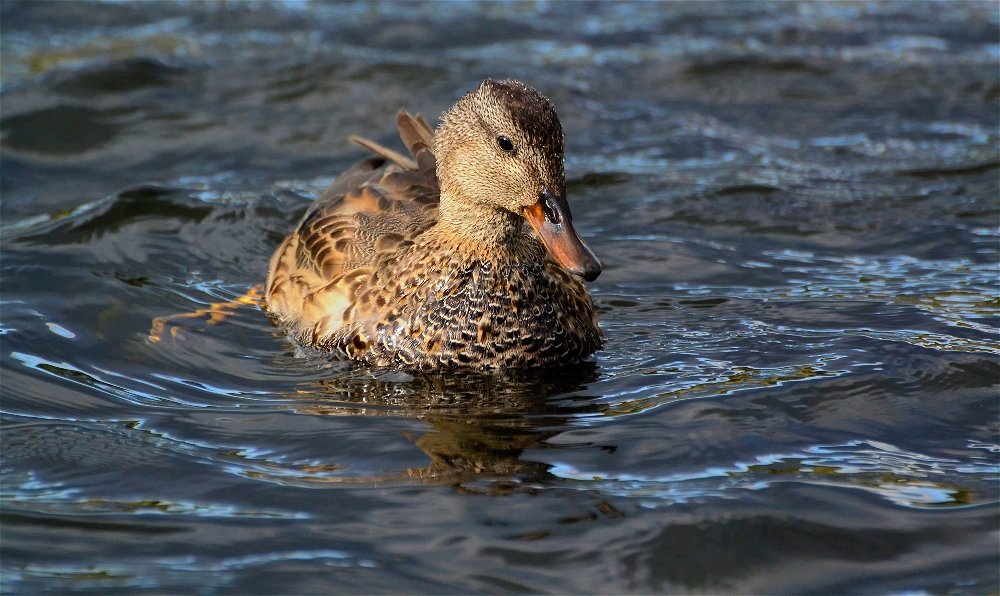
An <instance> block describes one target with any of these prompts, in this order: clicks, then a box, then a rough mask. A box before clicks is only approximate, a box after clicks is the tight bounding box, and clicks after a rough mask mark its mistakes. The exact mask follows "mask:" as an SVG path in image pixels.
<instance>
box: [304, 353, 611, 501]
mask: <svg viewBox="0 0 1000 596" xmlns="http://www.w3.org/2000/svg"><path fill="white" fill-rule="evenodd" d="M596 378H597V367H596V365H595V364H594V363H592V362H585V363H582V364H577V365H574V366H572V367H564V368H549V369H543V370H532V371H517V372H511V371H507V372H503V373H498V372H492V373H483V372H471V371H461V372H458V371H452V372H448V373H440V372H436V373H419V374H416V375H414V376H411V375H408V374H402V373H385V374H384V375H378V374H376V375H374V376H373V375H372V373H371V372H370V371H362V370H359V369H354V370H352V371H348V374H343V375H337V376H336V378H330V379H326V380H322V381H319V382H317V383H316V389H315V391H312V390H308V391H304V392H302V393H304V394H306V395H308V396H309V397H310V398H311V399H313V400H319V401H320V403H311V404H308V405H303V407H300V408H297V410H298V411H299V412H301V413H308V414H312V415H326V416H344V415H350V416H357V415H368V416H402V417H410V418H417V419H419V420H421V421H423V422H425V423H427V424H428V425H430V427H431V428H430V430H428V431H427V432H425V433H423V434H422V435H420V436H414V437H408V438H409V439H411V440H413V442H414V444H415V445H416V446H417V447H418V448H419V449H420V450H421V451H423V452H424V453H425V454H426V455H427V456H428V457H429V458H430V459H431V463H430V465H428V466H425V467H422V468H411V469H408V470H406V471H405V472H403V473H401V474H398V475H396V476H395V477H394V478H395V479H398V480H404V479H420V480H426V481H435V482H456V483H460V482H462V481H466V480H472V479H477V478H481V477H484V476H485V477H489V476H498V477H507V476H513V475H516V476H520V477H522V478H523V479H531V480H543V479H545V478H547V477H548V476H549V474H548V467H549V466H548V464H545V463H541V462H532V461H526V460H523V459H522V458H521V456H522V453H523V452H524V450H525V449H530V448H536V447H545V446H546V445H545V441H546V439H548V438H550V437H552V436H554V435H556V434H558V431H555V430H550V429H554V428H559V427H561V426H563V425H564V424H565V422H566V420H567V419H568V417H569V416H570V415H571V414H572V415H579V414H580V413H581V412H585V411H588V410H593V409H594V406H592V405H589V400H586V401H583V400H585V398H583V397H582V396H581V398H580V399H581V401H583V403H582V404H581V405H580V406H579V407H578V406H575V405H573V406H567V405H566V403H567V402H566V401H565V400H560V402H559V403H555V402H553V401H552V400H551V399H550V398H551V397H552V396H555V395H561V394H567V393H571V392H576V391H580V390H582V389H584V388H585V387H586V386H587V385H588V384H589V383H591V382H593V381H594V380H595V379H596ZM303 397H304V395H303ZM394 478H393V477H386V478H379V479H378V480H380V481H384V480H393V479H394ZM359 480H361V479H359ZM338 481H343V478H341V479H339V480H338ZM363 481H364V482H371V481H372V478H370V477H369V478H365V479H363Z"/></svg>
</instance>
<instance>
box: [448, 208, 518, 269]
mask: <svg viewBox="0 0 1000 596" xmlns="http://www.w3.org/2000/svg"><path fill="white" fill-rule="evenodd" d="M439 210H440V216H439V218H438V223H437V225H436V226H435V228H436V230H437V234H436V236H438V238H439V239H441V240H442V241H446V242H449V243H452V244H458V245H460V246H461V249H462V250H463V251H464V252H466V253H468V254H474V255H476V256H479V257H490V258H496V257H501V258H502V257H503V256H505V255H507V254H513V253H517V252H518V248H519V247H520V246H521V245H522V244H523V240H524V231H523V225H524V219H523V218H522V217H520V216H518V215H515V214H514V213H511V212H510V211H507V210H504V209H497V208H495V207H492V206H488V205H476V204H469V203H466V202H464V201H457V200H454V199H452V198H450V197H448V196H447V195H445V194H443V193H442V195H441V203H440V205H439Z"/></svg>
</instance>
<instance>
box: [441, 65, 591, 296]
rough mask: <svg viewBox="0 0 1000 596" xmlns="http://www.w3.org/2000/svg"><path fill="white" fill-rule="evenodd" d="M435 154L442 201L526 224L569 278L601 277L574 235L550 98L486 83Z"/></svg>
mask: <svg viewBox="0 0 1000 596" xmlns="http://www.w3.org/2000/svg"><path fill="white" fill-rule="evenodd" d="M434 154H435V156H436V158H437V174H438V180H439V182H440V186H441V194H442V197H444V196H447V197H449V200H455V201H462V202H465V203H467V204H468V205H469V206H474V207H478V208H480V209H493V210H502V211H506V212H509V213H512V214H515V215H517V216H520V217H523V218H524V219H526V220H527V221H528V223H529V224H531V226H532V228H534V230H535V232H537V234H538V237H539V238H540V239H541V241H542V244H543V245H544V246H545V248H546V249H547V250H548V252H549V254H551V255H552V257H553V259H555V261H556V262H557V263H559V264H560V265H562V266H563V267H565V268H566V269H567V270H569V272H570V273H573V274H575V275H577V276H579V277H582V278H583V279H585V280H587V281H593V280H594V279H597V276H598V275H600V273H601V264H600V262H599V261H598V260H597V257H596V256H594V253H593V252H592V251H591V250H590V249H589V248H588V247H587V245H586V244H584V242H583V240H581V239H580V236H579V235H577V233H576V230H575V229H574V228H573V216H572V214H571V213H570V210H569V203H567V202H566V179H565V175H564V174H563V156H564V152H563V131H562V124H561V123H560V122H559V117H558V116H557V115H556V111H555V108H554V107H553V105H552V102H551V101H549V99H548V98H546V97H545V96H543V95H542V94H541V93H539V92H538V91H535V90H534V89H532V88H531V87H528V86H527V85H525V84H523V83H520V82H518V81H512V80H507V81H494V80H492V79H487V80H485V81H483V83H482V84H481V85H480V86H479V88H477V89H476V90H474V91H471V92H469V93H468V94H466V95H465V96H464V97H462V98H461V99H460V100H458V102H456V103H455V105H454V106H452V108H451V109H450V110H448V111H447V112H445V114H444V116H443V118H442V123H441V126H440V127H439V128H438V130H437V132H436V134H435V136H434Z"/></svg>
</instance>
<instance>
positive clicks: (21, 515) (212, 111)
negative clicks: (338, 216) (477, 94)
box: [0, 0, 1000, 593]
mask: <svg viewBox="0 0 1000 596" xmlns="http://www.w3.org/2000/svg"><path fill="white" fill-rule="evenodd" d="M0 27H2V35H0V44H2V48H0V49H2V51H0V69H2V78H0V84H2V88H0V101H2V105H0V110H2V114H0V132H2V160H0V197H2V198H0V209H2V213H0V215H2V222H0V276H2V277H0V282H2V296H0V386H2V399H0V406H2V419H0V421H2V426H0V440H2V458H3V463H2V470H0V472H2V474H0V489H2V490H0V493H2V511H0V515H2V517H0V519H2V529H0V565H2V576H0V582H2V583H0V588H2V589H3V591H4V592H10V593H24V592H37V591H56V592H61V591H65V590H84V591H93V592H108V591H121V590H130V591H149V592H155V593H170V592H201V593H215V592H236V593H265V592H281V593H303V592H331V591H332V592H361V593H370V592H410V593H413V592H434V593H452V592H487V593H493V592H521V591H523V592H555V593H559V592H602V593H622V592H814V593H815V592H819V593H836V592H844V591H851V592H866V593H872V592H874V593H886V592H890V593H899V592H905V593H922V592H948V593H962V592H968V593H982V592H996V591H997V590H998V589H1000V584H998V582H1000V571H998V560H1000V546H998V545H1000V540H998V534H1000V532H998V530H1000V517H998V511H1000V510H998V496H1000V494H998V493H1000V484H998V479H1000V478H998V472H1000V466H998V457H1000V455H998V454H1000V445H998V443H1000V411H998V410H1000V400H998V384H1000V362H998V354H1000V338H998V322H1000V287H998V274H1000V270H998V262H1000V260H998V253H1000V205H998V191H1000V158H998V151H1000V147H998V126H1000V109H998V100H1000V14H998V9H997V4H996V3H995V2H908V3H895V2H811V3H792V2H753V3H750V2H737V3H727V2H698V3H679V2H678V3H666V2H662V3H661V2H644V3H625V2H606V3H589V2H588V3H584V2H566V3H564V2H524V3H488V4H480V3H467V2H441V3H410V2H406V3H402V2H399V3H367V2H357V3H354V2H345V3H320V2H297V1H288V2H222V1H217V2H82V1H73V2H45V1H25V2H18V1H12V0H5V1H4V2H3V3H2V4H0ZM487 76H492V77H498V78H507V77H512V78H518V79H521V80H523V81H525V82H527V83H529V84H531V85H533V86H535V87H537V88H538V89H539V90H541V91H542V92H543V93H545V94H546V95H548V96H549V97H551V98H552V99H553V101H554V102H555V104H556V106H557V108H558V110H559V113H560V116H561V118H562V120H563V126H564V128H565V131H566V137H567V153H568V155H567V162H566V172H567V179H568V187H569V188H568V191H569V195H570V201H571V204H572V205H573V209H574V216H575V219H576V221H577V222H578V229H579V230H580V231H581V232H582V234H583V235H584V236H585V237H586V239H587V242H588V243H589V244H590V246H591V247H592V248H593V249H594V250H595V252H596V253H597V254H598V255H599V256H600V258H601V260H602V262H603V263H604V266H605V270H604V274H603V275H602V276H601V277H600V278H599V279H598V280H597V281H596V282H595V283H593V284H591V288H592V292H593V295H594V298H595V301H596V303H597V305H598V307H599V309H600V315H601V324H602V327H603V328H604V330H605V333H606V335H607V346H606V348H605V349H604V350H602V351H601V352H599V353H597V354H596V355H595V356H594V357H593V362H592V363H591V364H590V365H588V366H584V367H577V368H575V369H572V370H557V371H535V372H526V373H523V374H516V375H515V374H511V375H506V376H503V377H478V376H475V375H468V374H457V373H456V374H446V375H410V374H405V373H393V372H385V371H371V370H366V369H363V368H359V367H354V366H351V365H348V364H344V363H331V362H328V361H326V360H325V359H323V358H317V357H300V356H296V354H295V351H294V349H293V348H292V346H291V345H289V343H288V342H287V341H286V340H285V339H284V337H283V336H282V334H281V333H280V332H278V330H276V329H274V328H273V327H272V326H271V325H270V323H269V322H268V320H267V318H266V317H265V316H264V315H263V314H262V313H261V312H260V311H259V309H257V308H254V307H250V306H248V307H245V308H243V309H241V310H239V311H238V312H237V313H236V315H235V316H233V317H231V318H229V319H227V320H225V321H224V322H222V323H221V324H218V325H209V324H207V323H205V322H204V321H195V320H187V321H182V322H181V323H180V324H179V327H178V328H179V330H180V333H179V334H178V337H177V338H174V339H167V340H165V341H163V342H161V343H158V344H151V343H150V342H149V341H148V340H147V332H148V330H149V326H150V322H151V320H152V319H153V318H154V317H157V316H161V315H166V314H170V313H175V312H181V311H187V310H192V309H196V308H200V307H204V306H205V305H206V304H209V303H211V302H214V301H219V300H228V299H232V298H235V297H237V296H239V295H240V294H242V293H243V292H244V291H245V290H247V289H248V288H249V287H251V286H253V285H254V284H257V283H260V282H261V281H263V279H264V277H265V275H266V267H267V260H268V258H269V256H270V254H271V252H272V250H273V249H274V247H275V245H276V244H277V242H278V241H279V240H280V238H281V237H283V236H284V235H285V234H286V233H287V232H288V230H289V229H290V228H291V226H292V225H293V224H294V222H295V221H296V220H297V218H298V217H299V216H300V215H301V213H302V212H303V210H304V209H305V208H306V206H307V205H308V204H309V202H310V201H311V200H312V199H313V198H315V197H316V196H317V194H318V193H320V192H321V191H322V190H323V188H324V187H325V185H326V184H328V183H329V182H330V180H331V179H332V177H333V176H335V175H336V173H337V172H339V171H341V170H342V169H343V168H345V167H346V166H348V165H349V164H350V163H352V162H353V161H355V160H357V159H359V158H361V157H362V156H363V153H362V152H361V151H359V150H358V149H357V148H354V147H351V146H349V145H348V144H347V143H346V142H345V139H346V137H347V135H349V134H352V133H354V134H364V135H368V136H371V137H373V138H375V139H376V140H378V141H380V142H383V143H387V144H395V143H397V142H398V141H396V139H395V138H394V132H393V126H392V117H393V115H394V114H395V112H396V111H397V110H399V109H401V108H406V109H409V110H413V111H419V112H422V113H423V114H425V115H427V116H428V117H429V118H436V117H437V115H439V114H440V112H441V110H443V109H444V108H446V107H447V106H448V105H450V104H451V103H452V102H453V101H454V100H455V99H457V98H458V97H459V96H461V95H462V94H463V93H464V92H466V91H468V90H469V89H472V88H473V87H475V86H476V85H477V84H478V82H479V81H480V80H482V79H483V78H484V77H487Z"/></svg>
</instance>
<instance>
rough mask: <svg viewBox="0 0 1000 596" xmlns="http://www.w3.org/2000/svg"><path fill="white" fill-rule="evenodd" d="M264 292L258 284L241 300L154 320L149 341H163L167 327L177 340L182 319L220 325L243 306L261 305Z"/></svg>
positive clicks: (240, 298) (211, 305)
mask: <svg viewBox="0 0 1000 596" xmlns="http://www.w3.org/2000/svg"><path fill="white" fill-rule="evenodd" d="M263 291H264V286H262V285H261V284H257V285H255V286H253V287H252V288H250V289H249V290H247V291H246V293H245V294H243V295H242V296H240V297H239V298H235V299H233V300H229V301H228V302H215V303H213V304H209V305H208V306H207V307H205V308H199V309H198V310H195V311H191V312H181V313H176V314H172V315H168V316H165V317H156V318H155V319H153V324H152V325H151V326H150V328H149V341H150V342H152V343H154V344H155V343H159V342H160V340H162V339H163V334H164V331H165V330H166V329H167V326H168V325H170V337H172V338H174V339H176V338H177V336H178V334H179V333H180V327H177V326H176V321H179V320H181V319H200V318H202V317H208V321H207V322H208V324H209V325H218V324H219V323H221V322H223V321H225V320H226V317H228V316H230V315H231V314H233V313H234V312H236V309H238V308H240V307H241V306H246V305H248V304H249V305H255V306H260V305H261V296H262V293H263Z"/></svg>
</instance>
